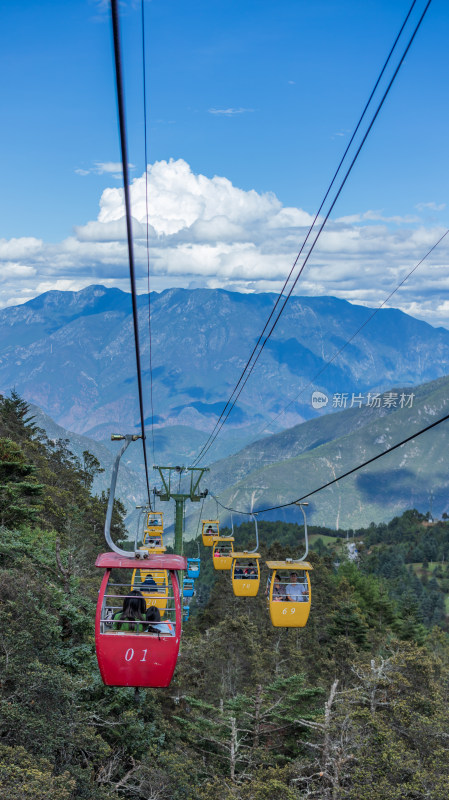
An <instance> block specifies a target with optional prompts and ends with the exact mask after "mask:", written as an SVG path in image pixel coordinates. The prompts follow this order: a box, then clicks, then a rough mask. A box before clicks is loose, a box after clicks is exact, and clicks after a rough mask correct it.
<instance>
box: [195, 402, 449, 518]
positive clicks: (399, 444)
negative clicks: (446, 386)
mask: <svg viewBox="0 0 449 800" xmlns="http://www.w3.org/2000/svg"><path fill="white" fill-rule="evenodd" d="M448 419H449V414H446V415H445V416H444V417H441V418H440V419H437V420H436V421H435V422H432V423H431V424H430V425H426V427H425V428H421V429H420V430H419V431H416V432H415V433H412V434H411V436H407V438H406V439H402V440H401V441H400V442H397V443H396V444H394V445H392V446H391V447H389V448H388V450H383V451H382V453H378V454H377V455H375V456H373V457H372V458H368V459H367V461H363V463H361V464H358V465H357V466H356V467H353V468H352V469H349V470H348V471H347V472H343V474H342V475H339V476H338V477H337V478H333V480H331V481H328V482H327V483H324V484H323V485H322V486H319V487H318V488H317V489H313V491H311V492H307V494H303V495H302V497H297V498H296V499H295V500H290V501H289V502H288V503H280V504H279V505H277V506H269V507H267V508H259V509H257V514H264V513H266V512H267V511H277V510H278V509H281V508H288V506H293V505H295V504H296V503H302V501H303V500H306V499H307V498H308V497H312V496H313V495H314V494H318V492H322V491H323V490H324V489H327V488H328V487H329V486H332V485H333V484H334V483H338V481H341V480H343V478H347V477H348V476H349V475H353V474H354V473H355V472H358V471H359V470H360V469H363V468H364V467H367V466H368V465H369V464H372V463H373V462H374V461H378V459H379V458H383V457H384V456H386V455H388V454H389V453H392V452H393V450H397V449H398V447H402V446H403V445H404V444H407V442H411V441H412V440H413V439H417V438H418V436H421V435H422V434H423V433H427V431H430V430H431V429H432V428H435V427H436V426H437V425H440V424H441V423H442V422H446V420H448ZM209 494H210V495H211V497H213V498H214V500H215V501H216V502H217V503H218V504H219V505H220V506H221V507H222V508H224V509H226V511H232V512H234V513H237V514H244V515H245V516H251V515H252V514H254V511H242V510H240V509H237V508H232V507H231V506H226V505H224V503H221V502H220V501H219V500H218V498H217V497H216V496H215V495H214V494H212V492H210V491H209Z"/></svg>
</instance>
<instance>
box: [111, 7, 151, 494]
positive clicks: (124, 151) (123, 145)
mask: <svg viewBox="0 0 449 800" xmlns="http://www.w3.org/2000/svg"><path fill="white" fill-rule="evenodd" d="M111 18H112V32H113V40H114V61H115V82H116V89H117V108H118V117H119V134H120V149H121V156H122V167H123V193H124V199H125V217H126V234H127V240H128V261H129V275H130V282H131V301H132V313H133V328H134V349H135V353H136V369H137V385H138V394H139V410H140V425H141V432H142V447H143V460H144V465H145V477H146V485H147V492H148V504H149V507H150V508H152V506H151V494H150V482H149V478H148V462H147V451H146V446H145V439H146V436H145V417H144V413H143V390H142V370H141V359H140V342H139V316H138V309H137V291H136V274H135V266H134V249H133V237H132V224H131V199H130V191H129V172H128V148H127V142H126V117H125V97H124V88H123V78H122V61H121V49H120V23H119V15H118V2H117V0H111Z"/></svg>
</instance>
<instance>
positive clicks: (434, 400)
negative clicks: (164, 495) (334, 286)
mask: <svg viewBox="0 0 449 800" xmlns="http://www.w3.org/2000/svg"><path fill="white" fill-rule="evenodd" d="M274 302H275V296H274V295H271V294H254V295H253V294H238V293H236V292H227V291H223V290H206V289H196V290H184V289H171V290H167V291H165V292H162V293H161V294H156V293H153V294H151V296H150V303H151V334H152V335H151V345H152V346H151V360H152V372H153V406H154V417H153V423H154V426H153V428H152V426H151V421H152V419H151V410H150V403H149V397H150V385H149V374H150V370H149V365H150V341H149V327H148V298H146V297H142V296H141V297H139V298H138V306H139V326H140V337H141V352H142V367H143V381H144V397H145V413H146V426H147V437H148V438H147V444H148V452H149V453H150V459H151V460H154V461H156V463H171V464H178V463H179V464H189V463H191V461H192V460H193V458H194V457H195V455H196V454H197V453H198V452H199V450H200V448H201V446H202V444H204V442H205V439H206V437H207V434H208V433H209V431H210V430H211V429H212V427H213V425H214V423H215V421H216V419H217V417H218V415H219V413H220V411H221V410H222V408H223V407H224V404H225V402H226V400H227V398H228V396H229V393H230V392H231V390H232V388H233V386H234V385H235V382H236V381H237V380H238V378H239V375H240V372H241V370H242V369H243V367H244V365H245V363H246V359H247V357H248V356H249V354H250V352H251V350H252V348H253V347H254V345H255V343H256V342H257V338H258V336H259V334H260V332H261V330H262V329H263V326H264V324H265V322H266V319H267V317H268V315H269V313H270V311H271V310H272V309H273V306H274ZM371 314H372V310H371V309H368V308H366V307H362V306H355V305H352V304H349V303H346V302H345V301H342V300H337V299H336V298H332V297H324V298H310V297H292V298H291V300H290V302H289V304H288V305H287V307H286V311H285V313H284V314H283V316H282V317H281V320H280V322H279V325H278V326H277V327H276V329H275V330H274V332H273V335H272V337H271V339H270V340H269V341H268V342H267V344H266V346H265V349H264V352H263V354H262V357H261V358H260V361H259V363H258V365H257V367H256V368H255V370H254V372H253V375H252V376H251V379H250V380H249V382H248V384H247V386H246V387H245V389H244V392H243V393H242V396H241V402H240V400H239V404H238V406H237V407H236V409H235V410H234V411H233V413H232V414H231V416H230V418H229V422H228V423H227V424H226V426H225V428H224V430H223V435H220V437H219V438H218V440H217V444H216V446H215V447H214V449H213V450H211V451H210V453H209V454H208V458H209V457H210V461H211V463H212V467H211V472H210V474H209V475H208V481H207V482H208V485H210V488H211V490H212V491H213V493H214V494H215V493H218V494H219V498H220V500H221V502H223V503H224V504H225V505H230V506H233V507H236V508H241V509H242V510H243V509H246V510H248V509H250V508H252V507H253V508H255V509H257V508H263V507H264V506H267V505H277V504H280V503H282V502H287V501H288V500H291V499H292V498H293V497H298V496H300V495H302V494H305V493H306V491H310V490H311V489H312V488H315V487H316V486H317V485H321V483H324V482H326V481H327V480H329V479H330V478H331V477H335V475H336V474H339V473H341V472H343V471H345V469H346V468H350V467H351V466H353V465H354V462H357V463H358V462H359V461H361V460H364V459H365V457H366V458H367V457H369V456H370V455H374V454H375V452H377V451H378V450H379V449H380V450H382V449H386V448H387V447H388V446H390V445H391V444H392V443H393V442H394V441H397V440H399V439H400V438H403V435H407V434H409V433H410V431H411V430H413V426H414V425H416V427H417V428H419V427H422V426H423V425H424V424H425V421H426V420H429V419H432V418H434V417H435V416H436V415H438V414H440V412H441V413H443V412H444V408H445V402H446V400H445V398H446V397H447V389H448V383H447V381H448V379H447V378H445V377H441V376H446V374H447V373H449V331H447V330H446V329H445V328H433V327H432V326H431V325H428V324H427V323H425V322H421V321H418V320H416V319H414V318H412V317H410V316H407V315H406V314H403V313H402V312H400V311H398V310H395V309H382V310H381V311H379V312H378V313H377V314H376V316H375V317H374V318H373V319H372V320H371V321H369V323H368V324H366V325H365V327H363V329H362V330H361V331H360V333H359V334H358V335H357V336H356V338H354V340H353V341H351V343H350V344H349V345H347V346H344V345H345V344H346V342H347V341H348V339H349V338H350V337H351V336H353V334H354V333H355V331H357V330H358V329H359V328H360V327H361V326H363V325H364V323H366V321H367V320H368V318H369V316H370V315H371ZM342 347H343V348H344V349H343V350H342V352H341V353H340V354H339V355H338V356H337V357H336V358H335V359H334V360H333V362H332V363H331V364H330V365H329V366H326V362H327V361H328V360H329V359H331V358H333V357H334V356H335V354H336V353H337V352H338V351H339V350H340V348H342ZM135 372H136V368H135V354H134V340H133V330H132V317H131V303H130V296H129V295H128V294H126V293H124V292H121V291H120V290H118V289H107V288H105V287H102V286H91V287H88V288H87V289H84V290H82V291H80V292H58V291H51V292H47V293H45V294H43V295H41V296H40V297H37V298H35V299H34V300H31V301H29V302H27V303H25V304H23V305H21V306H15V307H11V308H7V309H3V310H2V311H0V391H1V392H3V393H7V392H8V391H10V389H11V388H15V390H16V391H17V392H18V393H19V394H20V395H21V396H23V397H24V398H25V399H26V400H27V401H28V402H31V403H33V404H35V406H36V408H33V413H35V414H36V416H37V421H38V423H39V424H40V425H41V427H43V428H45V430H46V431H47V435H49V437H50V438H69V440H70V443H71V445H70V446H71V447H72V449H73V450H74V452H75V453H76V454H77V455H81V453H82V451H83V450H84V449H88V450H90V451H91V452H93V453H94V455H96V456H97V458H98V459H99V461H100V462H101V463H102V465H103V467H104V468H105V470H106V472H105V473H104V474H102V475H100V476H98V477H97V479H96V483H95V489H96V490H97V491H100V490H102V489H105V488H107V486H108V485H109V474H110V469H111V465H112V461H113V458H114V455H113V454H114V452H115V451H116V450H117V449H118V447H117V444H116V443H111V441H110V434H111V433H112V432H121V433H130V432H135V431H136V430H138V428H139V414H138V403H137V387H136V378H135ZM317 373H320V375H319V377H318V378H315V376H316V375H317ZM435 379H437V380H435ZM438 379H439V380H438ZM394 387H398V388H396V390H395V393H396V397H397V398H399V397H400V395H401V394H402V395H403V396H404V397H409V398H410V397H411V395H412V394H413V396H414V397H413V404H412V407H411V408H410V407H407V406H405V407H404V408H401V407H400V406H399V403H398V402H397V403H396V404H394V405H388V404H386V403H385V402H384V401H383V400H382V402H381V403H380V404H379V405H378V406H377V407H376V404H371V405H366V402H367V399H368V398H369V397H371V398H372V397H374V396H375V393H379V395H382V398H384V397H385V396H386V395H385V394H382V393H385V392H386V393H388V392H389V391H392V390H393V389H394ZM412 387H417V388H412ZM312 391H319V392H320V393H322V395H324V396H325V397H326V398H328V401H327V405H325V406H324V407H318V408H314V407H313V406H312V403H311V394H312ZM301 392H302V394H301ZM298 395H300V396H299V397H298ZM343 398H345V400H344V403H343ZM357 398H363V403H362V402H357ZM354 400H355V402H354ZM288 403H291V405H290V407H289V409H288V411H287V413H285V414H282V411H283V409H284V408H285V406H286V405H287V404H288ZM344 405H347V406H351V405H352V406H353V407H346V408H345V407H344ZM359 406H361V407H359ZM329 412H332V413H329ZM276 416H277V419H275V421H274V423H272V422H271V420H272V419H273V417H276ZM295 423H296V424H295ZM276 431H277V432H276ZM429 443H432V446H431V447H430V445H429ZM153 444H154V450H153ZM446 444H447V443H446V433H445V430H444V425H442V426H441V428H438V429H437V430H436V431H435V432H434V433H432V434H429V435H428V437H422V439H419V440H417V442H416V445H415V443H412V445H411V446H410V448H409V450H408V453H406V454H405V455H403V456H401V454H402V449H401V450H398V451H396V452H395V453H393V454H391V456H388V458H385V459H383V460H382V461H380V462H377V465H373V467H372V468H371V469H370V470H369V472H366V473H363V474H362V473H360V474H358V475H357V476H354V477H353V478H349V479H347V481H346V482H345V483H343V482H341V483H338V484H336V485H335V486H334V487H333V488H332V489H328V490H326V491H325V492H323V493H322V494H320V503H318V502H317V500H316V499H315V500H313V502H311V505H310V513H311V518H312V521H313V522H314V523H315V524H326V525H329V526H333V527H337V528H338V527H340V526H343V527H357V526H360V525H362V524H369V522H371V521H374V522H379V521H382V520H384V519H388V518H390V517H391V516H392V515H394V514H395V513H399V512H400V511H401V510H403V509H404V508H405V507H408V506H410V505H417V506H418V507H419V508H420V510H427V507H428V505H429V497H430V493H431V492H432V491H433V492H434V494H435V503H436V506H435V507H437V506H438V508H439V510H440V511H444V510H446V499H445V497H446V489H445V487H446V486H447V480H446V475H445V469H444V459H445V449H447V447H446ZM429 447H430V450H429ZM153 452H154V459H152V458H151V457H152V456H153ZM429 452H431V454H432V455H431V457H428V453H429ZM402 458H403V459H405V460H404V462H403V463H402V461H401V459H402ZM387 463H388V465H389V466H388V469H387ZM150 480H152V475H151V476H150ZM144 486H145V484H144V480H143V477H142V447H141V445H140V443H136V444H135V445H133V446H132V447H130V448H129V449H128V451H127V453H126V455H125V457H124V462H123V465H122V468H121V476H120V482H119V490H118V494H119V495H120V496H121V497H122V498H123V499H124V500H125V501H126V502H127V505H128V509H129V510H131V508H132V507H133V506H135V505H136V501H137V503H138V502H141V501H142V499H143V497H144ZM263 487H266V488H263ZM198 511H199V510H198V509H197V508H195V510H194V512H193V514H190V513H189V514H188V517H187V527H188V529H189V531H190V532H192V531H193V528H196V524H197V517H198ZM204 513H207V514H212V516H215V513H216V507H215V504H214V503H213V502H212V501H211V500H208V501H206V504H205V508H204ZM276 515H277V517H278V518H279V517H281V518H285V519H292V518H296V517H295V510H292V509H291V508H289V509H286V510H285V511H282V512H276ZM229 519H230V518H229V515H228V520H229Z"/></svg>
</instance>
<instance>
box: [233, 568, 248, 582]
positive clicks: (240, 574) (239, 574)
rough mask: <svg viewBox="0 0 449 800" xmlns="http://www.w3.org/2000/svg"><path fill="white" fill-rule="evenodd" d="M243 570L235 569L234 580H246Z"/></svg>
mask: <svg viewBox="0 0 449 800" xmlns="http://www.w3.org/2000/svg"><path fill="white" fill-rule="evenodd" d="M244 577H245V576H244V573H243V569H242V568H241V567H238V566H236V567H235V569H234V578H237V579H238V580H240V578H244Z"/></svg>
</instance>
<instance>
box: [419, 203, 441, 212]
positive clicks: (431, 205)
mask: <svg viewBox="0 0 449 800" xmlns="http://www.w3.org/2000/svg"><path fill="white" fill-rule="evenodd" d="M415 208H416V209H417V210H418V211H425V210H426V209H427V208H428V209H429V210H430V211H444V209H445V208H446V203H418V204H417V205H416V206H415Z"/></svg>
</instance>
